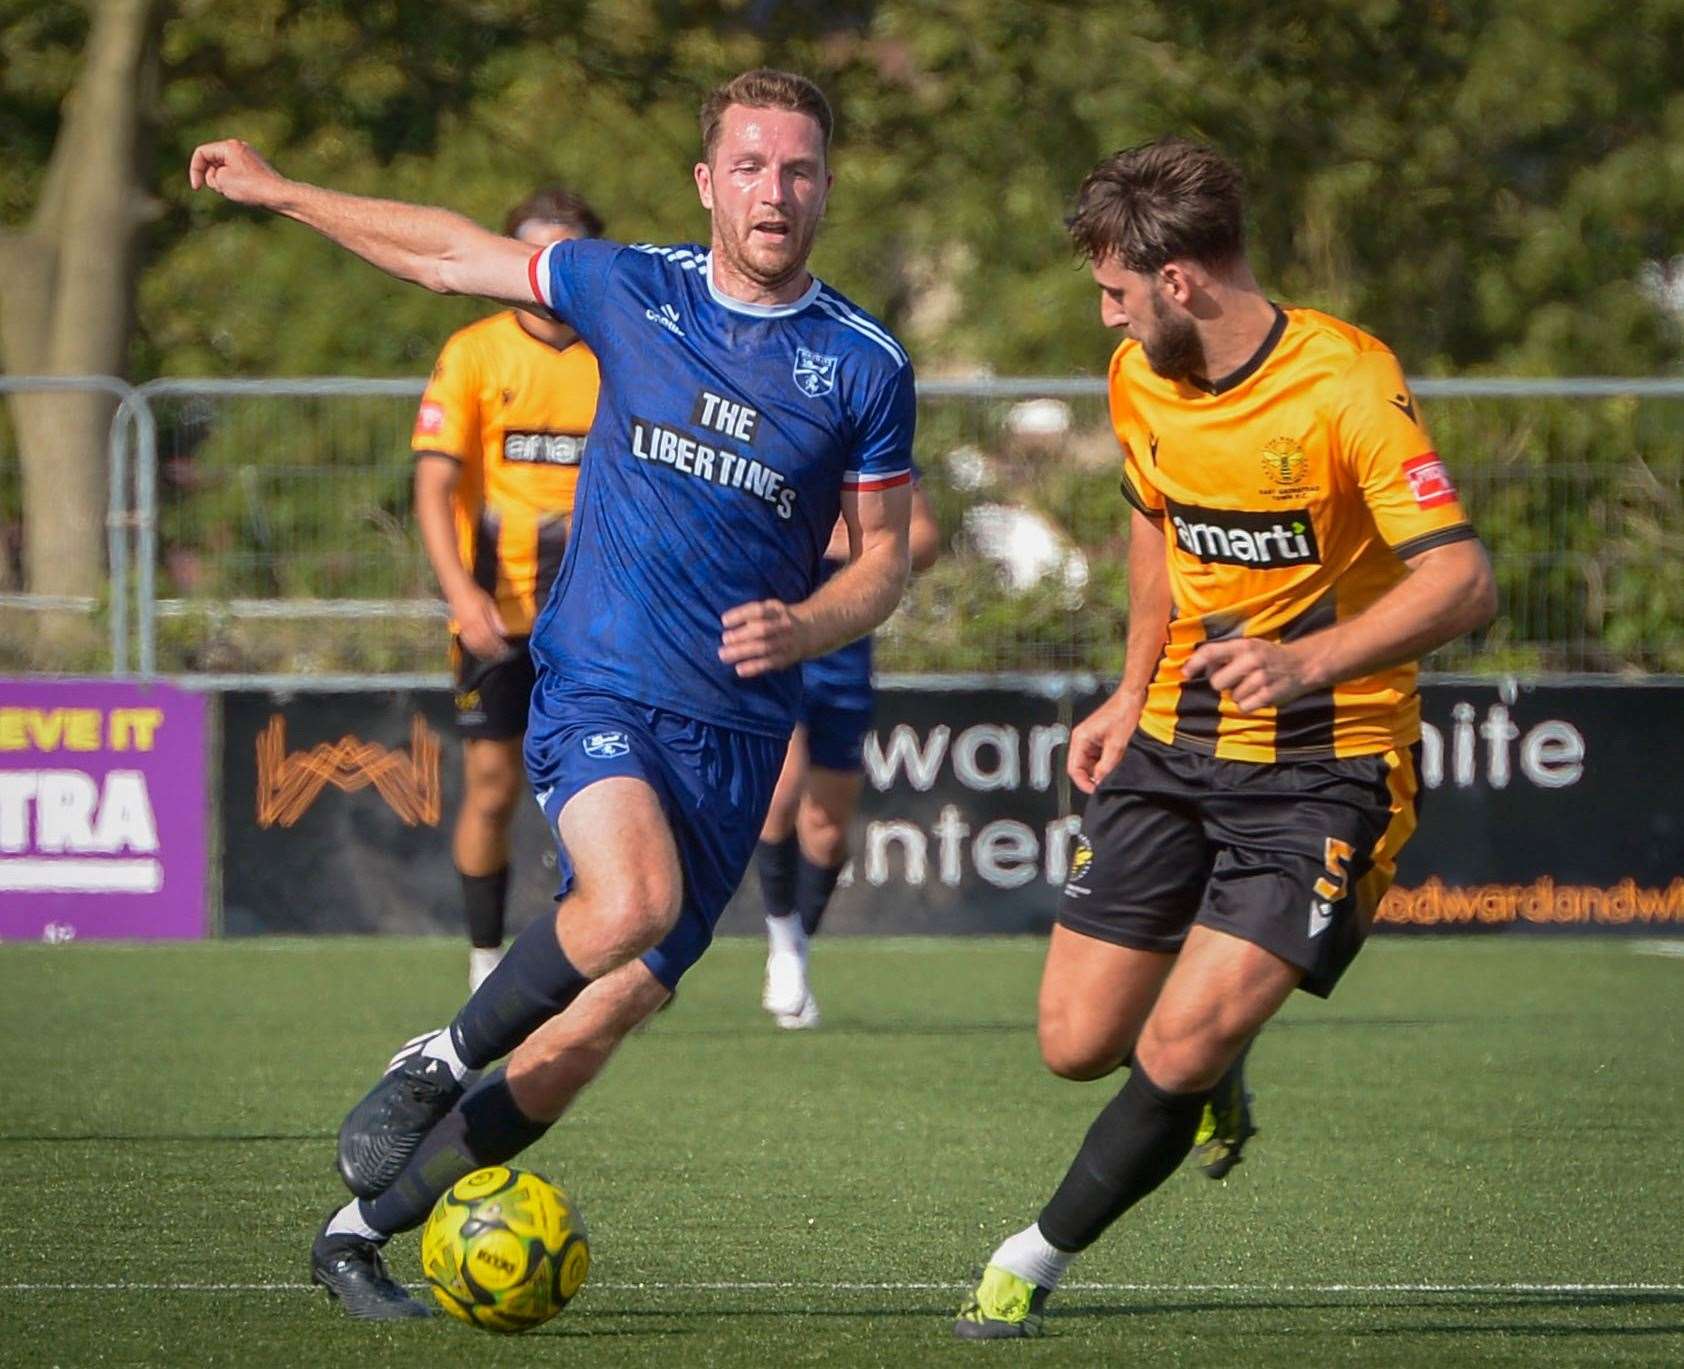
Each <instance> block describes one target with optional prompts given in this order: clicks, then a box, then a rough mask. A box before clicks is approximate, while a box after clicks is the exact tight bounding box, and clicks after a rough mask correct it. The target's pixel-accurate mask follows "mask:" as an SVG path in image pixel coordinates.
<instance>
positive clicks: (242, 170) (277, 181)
mask: <svg viewBox="0 0 1684 1369" xmlns="http://www.w3.org/2000/svg"><path fill="white" fill-rule="evenodd" d="M187 181H188V184H190V185H191V186H192V187H193V189H195V190H201V189H203V188H204V187H205V186H209V187H210V188H211V189H212V190H214V191H216V193H217V194H219V195H222V196H224V197H225V198H227V199H230V200H233V201H234V203H235V204H257V205H264V204H268V203H269V202H270V201H271V200H272V199H273V197H274V192H275V190H276V189H277V188H278V187H280V186H282V185H284V184H286V178H285V177H283V176H282V175H281V174H280V173H279V172H277V171H276V170H275V168H274V167H272V166H270V165H269V163H268V162H266V161H264V160H263V158H262V157H260V156H258V155H257V153H256V152H254V151H253V150H252V149H251V147H250V146H248V145H247V144H246V143H243V142H241V141H240V140H239V139H238V138H224V139H222V140H221V141H220V142H214V143H200V144H199V146H198V147H196V148H194V149H193V160H192V161H191V162H190V163H189V164H188V167H187Z"/></svg>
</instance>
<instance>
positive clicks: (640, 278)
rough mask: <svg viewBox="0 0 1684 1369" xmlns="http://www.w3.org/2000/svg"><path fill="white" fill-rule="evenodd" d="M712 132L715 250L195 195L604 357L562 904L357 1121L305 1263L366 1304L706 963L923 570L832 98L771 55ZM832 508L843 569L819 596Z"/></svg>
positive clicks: (559, 647)
mask: <svg viewBox="0 0 1684 1369" xmlns="http://www.w3.org/2000/svg"><path fill="white" fill-rule="evenodd" d="M701 126H702V159H701V161H700V162H698V163H697V165H696V168H695V180H696V188H697V191H698V193H699V195H700V198H701V202H702V205H703V207H704V208H705V209H707V210H708V211H709V213H710V215H711V229H712V231H711V244H710V246H707V247H703V246H678V247H649V246H626V245H622V244H617V243H612V242H606V241H603V240H600V239H578V240H574V241H568V242H560V243H555V244H553V245H551V246H548V247H545V248H543V249H542V250H540V251H538V252H536V253H534V252H533V251H532V249H531V248H530V247H529V246H527V245H524V244H522V243H520V242H517V241H515V240H513V239H509V238H501V237H498V236H496V235H494V234H492V233H489V232H487V231H485V230H484V229H482V228H480V227H479V226H478V225H476V224H474V223H472V222H471V221H469V220H468V219H465V218H462V217H461V216H459V215H456V214H453V213H450V212H448V211H445V210H441V209H434V208H428V207H421V206H414V205H404V204H397V203H394V202H391V201H382V200H371V199H365V198H361V197H357V196H350V195H342V194H338V193H336V192H333V191H329V190H325V189H322V188H320V187H316V186H310V185H305V184H301V183H299V182H295V181H291V180H288V179H286V178H284V177H282V176H280V175H279V174H278V173H277V172H275V171H274V170H273V169H272V168H271V167H269V166H268V165H267V164H266V163H265V162H264V161H263V160H262V158H261V157H259V156H258V155H257V154H256V153H255V152H253V151H252V150H251V149H250V148H249V147H247V146H246V145H245V144H243V143H241V142H238V141H232V140H231V141H224V142H217V143H209V144H206V145H204V146H202V147H200V148H198V149H196V150H195V152H194V154H193V159H192V164H191V168H190V173H189V175H190V180H191V183H192V185H193V186H194V188H198V187H200V186H209V187H210V188H211V189H213V190H215V191H217V192H219V193H220V194H222V195H224V196H226V197H227V198H229V199H231V200H234V201H236V202H238V203H243V204H251V205H256V206H258V207H261V208H265V209H269V210H272V211H274V212H277V213H280V214H283V215H286V216H288V217H290V218H294V219H297V220H299V221H300V222H302V223H305V224H306V225H308V226H309V227H311V228H313V229H315V230H317V231H318V232H320V233H322V234H324V235H325V236H326V237H328V238H330V239H332V240H333V241H334V242H336V243H338V244H340V245H341V246H343V247H346V248H348V249H349V250H351V251H352V252H355V253H356V254H357V255H359V256H361V257H363V258H364V259H366V260H367V261H369V262H371V263H372V264H373V265H375V266H377V267H379V268H381V269H382V270H385V271H387V272H389V273H390V274H392V275H394V276H397V277H399V278H400V279H404V280H409V281H415V282H417V283H419V284H422V285H425V286H427V287H428V288H429V289H433V290H438V291H442V292H448V293H456V294H471V295H483V296H486V297H488V298H491V299H495V300H500V301H504V302H508V303H513V304H516V305H518V306H521V307H524V308H538V309H542V310H544V311H547V312H548V313H550V314H551V315H553V316H554V317H556V318H558V319H560V320H562V321H563V322H565V323H567V324H568V325H569V326H571V327H572V328H573V329H574V331H575V332H577V333H578V334H579V336H580V337H581V338H582V339H583V340H584V342H585V343H586V345H587V346H589V347H590V348H591V350H592V351H593V352H595V354H596V356H597V358H598V361H599V363H600V366H601V374H602V393H601V399H600V401H599V404H598V407H597V413H596V419H595V422H594V424H593V425H592V427H591V431H590V435H589V437H588V439H587V445H586V452H587V455H586V459H585V461H584V463H583V470H582V473H581V476H580V481H579V486H578V491H577V494H576V497H575V505H574V514H573V529H572V537H571V540H570V541H569V543H568V546H567V551H566V556H565V560H564V561H563V564H562V567H561V571H560V573H559V575H558V576H557V580H556V585H555V588H554V589H553V590H552V592H551V595H550V598H549V601H548V603H547V604H546V605H545V607H544V608H543V610H542V612H541V613H540V615H539V617H538V619H537V622H536V623H535V624H534V626H533V629H532V634H531V649H532V654H533V659H534V661H535V663H536V665H537V668H538V682H537V685H536V687H535V689H534V691H533V696H532V712H531V719H530V725H529V727H528V729H527V734H526V748H525V750H526V763H527V770H528V775H529V778H530V779H531V781H532V785H533V789H534V792H535V794H536V797H537V799H538V801H539V803H540V805H541V806H542V808H543V810H544V813H545V816H546V817H547V819H548V820H549V822H550V824H551V828H552V831H553V832H554V833H555V835H556V839H557V849H558V852H559V856H560V860H559V865H560V870H561V876H562V880H561V885H562V887H561V892H560V894H559V895H558V902H557V905H556V913H555V916H554V917H553V918H552V917H540V918H538V919H537V920H536V921H534V922H533V923H531V924H530V926H529V927H528V928H527V929H526V930H525V931H524V932H522V933H521V934H520V936H518V937H517V938H516V939H515V941H514V942H513V943H512V944H511V946H510V948H509V951H508V953H507V955H506V956H505V957H504V959H503V961H502V963H501V964H500V965H499V966H498V967H497V969H496V970H495V971H493V972H492V974H491V975H490V976H489V977H488V978H487V979H486V980H485V982H484V983H483V984H482V985H481V986H480V987H479V989H478V990H477V991H476V992H475V993H474V994H473V996H472V997H471V998H470V999H469V1000H468V1002H467V1003H466V1004H465V1005H464V1006H463V1007H462V1009H461V1010H460V1011H459V1012H458V1013H457V1015H456V1017H455V1019H454V1020H453V1021H452V1022H451V1023H450V1025H449V1026H448V1027H447V1028H445V1029H442V1030H440V1031H437V1032H433V1033H428V1034H426V1035H424V1036H422V1037H420V1038H417V1039H416V1040H414V1041H412V1042H411V1043H409V1044H408V1046H407V1047H406V1048H405V1049H403V1050H400V1052H399V1054H398V1056H397V1057H396V1058H395V1059H394V1060H393V1062H392V1064H391V1065H390V1066H389V1067H388V1071H387V1073H386V1074H385V1075H384V1076H383V1077H382V1078H381V1080H380V1081H379V1083H377V1084H376V1085H375V1087H374V1088H373V1090H372V1091H371V1092H370V1093H369V1094H368V1095H367V1096H366V1097H365V1098H364V1099H363V1100H362V1101H361V1102H360V1103H358V1104H357V1105H356V1107H354V1108H353V1109H352V1110H351V1112H350V1114H349V1115H348V1116H347V1117H346V1119H345V1122H344V1123H343V1125H342V1126H341V1128H340V1133H339V1157H338V1158H339V1171H340V1174H341V1176H342V1177H343V1179H344V1180H345V1183H346V1185H347V1186H348V1187H349V1188H350V1189H351V1191H352V1193H353V1194H355V1195H356V1197H355V1198H354V1199H353V1200H352V1201H351V1202H349V1203H346V1204H345V1205H344V1206H343V1207H341V1208H339V1209H338V1210H337V1211H336V1212H334V1213H333V1214H332V1215H331V1216H330V1217H329V1219H328V1221H327V1222H326V1224H325V1225H324V1226H323V1228H322V1230H321V1232H320V1234H319V1235H318V1236H317V1237H316V1240H315V1242H314V1243H313V1245H312V1248H311V1257H310V1265H311V1275H312V1278H313V1279H314V1281H315V1282H317V1283H320V1284H323V1285H324V1286H325V1287H326V1288H327V1289H328V1291H329V1292H330V1293H331V1294H332V1295H333V1296H335V1297H337V1298H338V1299H339V1300H340V1302H341V1303H342V1304H343V1306H344V1307H345V1310H346V1311H347V1312H349V1313H350V1314H351V1315H353V1316H360V1317H369V1318H398V1317H410V1316H423V1315H426V1311H425V1309H424V1308H423V1307H422V1306H421V1305H420V1304H419V1303H417V1302H416V1301H415V1300H414V1299H412V1298H410V1297H409V1295H408V1294H407V1293H406V1292H405V1291H404V1289H403V1288H402V1287H401V1286H400V1285H399V1284H398V1283H396V1282H395V1281H394V1280H393V1279H391V1277H390V1276H389V1274H388V1273H387V1272H386V1269H385V1266H384V1263H383V1261H382V1259H381V1256H380V1250H381V1247H382V1246H383V1245H384V1243H385V1242H386V1241H387V1240H388V1239H389V1238H390V1237H391V1236H392V1235H394V1234H395V1233H397V1232H400V1231H406V1230H410V1229H412V1228H414V1227H416V1226H419V1225H420V1224H421V1222H422V1221H423V1220H425V1218H426V1216H427V1214H428V1212H429V1211H430V1210H431V1208H432V1205H433V1202H434V1200H435V1199H436V1198H437V1197H438V1195H439V1194H440V1193H442V1192H443V1191H444V1190H445V1189H446V1188H448V1187H449V1186H450V1184H452V1183H453V1182H454V1181H455V1180H456V1179H458V1178H460V1177H461V1176H462V1175H464V1174H467V1173H469V1172H470V1171H472V1170H474V1169H478V1168H480V1167H481V1166H484V1165H489V1164H498V1163H502V1162H505V1161H508V1160H510V1159H512V1158H513V1157H514V1156H515V1155H517V1154H519V1153H520V1152H521V1151H522V1150H524V1149H525V1148H526V1147H527V1146H529V1145H531V1144H532V1142H533V1141H535V1140H537V1138H538V1137H539V1136H541V1135H542V1134H543V1133H544V1132H545V1131H546V1130H547V1129H548V1128H549V1127H550V1125H551V1124H553V1123H554V1122H555V1121H556V1120H557V1119H558V1118H559V1117H560V1116H561V1114H562V1113H563V1112H564V1111H565V1110H566V1109H567V1107H568V1105H569V1104H570V1103H571V1102H572V1101H573V1099H574V1098H575V1097H576V1096H577V1095H578V1093H579V1091H580V1090H581V1089H583V1088H584V1087H585V1085H586V1084H588V1083H589V1082H590V1081H591V1080H592V1079H593V1078H595V1076H596V1075H597V1074H598V1073H599V1072H600V1070H601V1069H602V1067H603V1065H604V1064H605V1063H606V1062H607V1060H608V1058H609V1057H610V1056H611V1055H612V1054H613V1052H614V1050H615V1048H616V1047H617V1046H618V1045H619V1043H620V1042H621V1041H622V1040H623V1039H624V1038H625V1036H626V1035H627V1034H628V1033H629V1032H630V1031H631V1030H632V1029H633V1028H635V1027H636V1026H637V1025H638V1024H639V1023H641V1022H643V1021H644V1020H645V1019H646V1018H648V1017H649V1016H650V1014H652V1013H653V1012H654V1011H655V1010H656V1009H657V1008H659V1007H660V1006H661V1005H662V1004H663V1003H665V1002H666V1000H667V999H668V997H669V996H670V995H671V993H672V991H673V989H674V987H675V986H676V985H677V983H678V981H679V978H680V976H682V975H683V974H684V972H685V971H686V970H687V969H689V967H690V966H691V965H693V964H694V963H695V962H696V960H697V958H698V957H699V956H700V955H701V954H702V952H703V951H704V950H705V949H706V948H707V945H708V942H709V940H710V939H711V937H712V934H713V927H714V924H715V922H716V921H717V919H718V917H719V915H720V913H721V912H722V911H723V909H724V906H725V903H726V901H727V900H728V899H729V898H730V896H731V894H732V892H733V891H734V890H735V889H736V887H737V884H738V882H739V881H740V880H741V878H742V876H743V873H744V871H745V869H746V868H747V866H748V863H749V861H750V859H751V858H752V856H753V853H754V847H755V841H756V838H757V836H758V834H759V831H760V825H761V821H762V819H763V818H764V816H765V813H766V808H767V804H768V802H769V800H770V798H771V794H772V788H773V785H774V783H775V781H776V779H777V776H778V772H779V768H780V766H781V765H782V762H783V757H784V751H785V748H786V746H787V743H788V740H789V736H790V732H791V729H792V727H793V725H794V723H795V714H796V707H797V704H798V702H799V698H800V690H801V682H800V673H799V671H798V670H797V669H796V668H795V667H796V665H797V663H798V662H800V661H801V660H804V659H807V658H810V657H813V656H821V655H824V654H825V653H827V652H830V651H833V650H835V649H836V648H837V647H839V646H842V645H843V644H845V643H847V642H850V641H853V640H854V639H856V638H858V637H860V636H862V635H864V634H865V633H868V632H870V631H871V630H872V629H873V628H874V627H876V626H877V625H878V624H879V623H881V622H882V621H883V620H884V619H885V618H886V617H888V615H889V613H890V612H891V611H892V610H893V608H894V606H895V604H896V603H897V602H898V600H899V599H900V596H901V592H902V590H903V588H904V586H905V583H906V577H907V571H908V551H907V529H908V510H909V507H910V504H911V480H912V435H913V422H914V391H913V378H912V369H911V366H910V365H909V364H908V362H907V358H906V354H905V353H904V352H903V351H902V350H901V348H900V345H899V344H898V343H897V342H896V341H895V340H894V338H893V337H891V336H890V334H889V332H888V331H887V330H886V329H885V328H884V327H883V325H882V324H880V323H878V322H877V321H876V320H875V319H873V318H871V317H870V316H869V315H867V314H865V313H864V312H862V311H861V310H860V309H858V308H857V307H856V306H855V305H854V304H852V303H851V302H850V301H848V300H847V299H845V298H844V297H843V296H842V295H840V294H838V293H837V292H836V291H835V290H832V289H831V288H830V287H829V286H827V285H825V284H824V283H823V282H822V281H820V280H817V279H816V278H814V277H813V276H812V275H811V274H810V273H809V272H808V270H807V265H806V263H807V258H808V255H809V253H810V251H811V249H812V245H813V239H814V236H815V234H816V233H817V231H818V225H819V220H820V217H821V216H822V214H823V212H824V205H825V198H826V195H827V193H828V191H829V187H830V179H831V178H830V170H829V165H828V150H829V140H830V130H831V115H830V109H829V107H828V105H827V104H826V102H825V99H824V96H823V94H822V93H821V92H820V91H819V90H818V88H817V87H816V86H814V85H813V84H812V83H811V82H809V81H806V80H804V79H803V78H801V77H798V76H792V75H789V74H787V73H782V72H772V71H752V72H747V73H744V74H743V75H741V76H738V77H736V78H735V79H734V80H732V81H730V82H729V83H727V84H726V85H724V86H722V87H720V88H719V89H718V90H716V91H714V92H713V93H712V94H711V95H710V96H709V97H708V99H707V101H706V102H705V103H704V105H703V106H702V111H701ZM839 515H840V517H841V518H842V519H843V520H844V521H845V522H846V525H847V528H848V536H849V559H848V562H847V564H846V565H845V566H844V567H843V568H842V569H840V570H838V571H837V572H836V573H835V574H834V575H833V576H831V577H830V578H829V579H827V580H824V581H823V582H822V583H820V563H821V560H822V557H823V553H824V550H825V546H826V544H827V543H828V542H829V540H830V536H831V531H832V529H833V528H834V526H835V524H836V521H837V518H838V516H839ZM511 1052H512V1054H510V1053H511ZM505 1054H509V1056H510V1058H509V1060H508V1063H507V1065H506V1066H505V1067H503V1068H498V1069H491V1068H490V1066H492V1064H493V1062H495V1061H496V1060H498V1059H499V1058H500V1057H502V1056H504V1055H505ZM482 1071H484V1073H483V1074H482V1073H481V1072H482Z"/></svg>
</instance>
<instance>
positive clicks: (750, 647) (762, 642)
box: [719, 599, 809, 680]
mask: <svg viewBox="0 0 1684 1369" xmlns="http://www.w3.org/2000/svg"><path fill="white" fill-rule="evenodd" d="M720 622H721V623H722V624H723V625H724V627H725V632H724V635H723V636H722V637H721V639H720V647H719V659H720V660H722V661H724V662H725V663H726V664H727V665H733V666H735V667H736V668H737V674H738V675H739V676H740V677H741V678H743V679H745V680H746V679H749V678H750V677H752V676H755V675H764V674H766V673H767V672H768V671H772V670H783V669H785V668H787V667H789V666H792V665H794V664H795V663H796V662H797V661H800V660H803V659H805V658H806V656H807V655H808V654H809V653H808V651H807V649H806V647H807V633H806V627H807V625H806V623H804V622H803V621H802V620H801V618H800V617H799V616H798V615H797V614H796V612H795V610H794V609H792V608H791V607H790V606H789V605H788V604H785V603H780V602H779V601H778V600H776V599H762V600H760V601H759V602H758V603H753V604H738V605H737V607H736V608H732V609H727V610H726V611H725V614H724V616H723V617H722V618H721V619H720Z"/></svg>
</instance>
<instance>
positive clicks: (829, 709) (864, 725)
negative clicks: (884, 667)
mask: <svg viewBox="0 0 1684 1369" xmlns="http://www.w3.org/2000/svg"><path fill="white" fill-rule="evenodd" d="M825 662H826V664H828V658H825ZM814 664H815V663H814V662H811V661H809V662H808V663H807V664H806V665H805V666H803V667H802V671H801V715H800V721H801V722H802V723H804V724H805V725H806V728H807V756H808V759H809V760H811V762H812V763H813V764H814V765H817V766H822V767H823V768H824V769H826V770H842V771H848V772H853V771H857V770H860V769H861V768H862V767H863V766H864V764H865V734H866V733H867V732H869V731H871V722H872V716H873V714H874V713H875V712H876V700H875V698H874V697H873V695H872V690H871V658H870V657H869V656H867V657H866V659H865V671H864V673H863V675H859V676H858V677H853V678H843V677H842V676H841V675H840V673H839V672H837V671H836V670H835V669H834V667H832V668H830V669H828V670H826V671H825V672H824V673H822V674H821V673H820V672H819V671H818V670H814V669H810V668H809V667H812V666H813V665H814Z"/></svg>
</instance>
